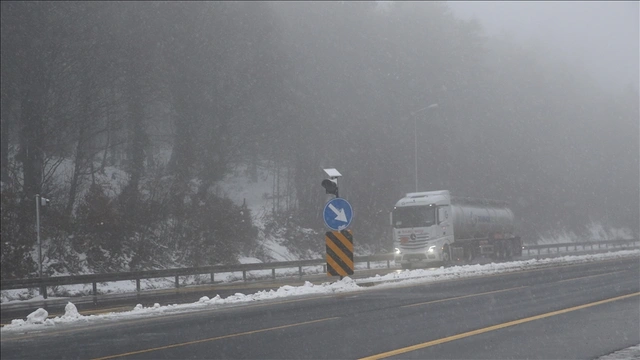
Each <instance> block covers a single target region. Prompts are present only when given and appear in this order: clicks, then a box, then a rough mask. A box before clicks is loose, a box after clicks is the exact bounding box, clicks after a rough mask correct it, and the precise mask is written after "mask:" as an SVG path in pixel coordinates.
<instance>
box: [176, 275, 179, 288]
mask: <svg viewBox="0 0 640 360" xmlns="http://www.w3.org/2000/svg"><path fill="white" fill-rule="evenodd" d="M179 287H180V281H178V275H176V289H177V288H179Z"/></svg>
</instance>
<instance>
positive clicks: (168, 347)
mask: <svg viewBox="0 0 640 360" xmlns="http://www.w3.org/2000/svg"><path fill="white" fill-rule="evenodd" d="M335 319H339V318H338V317H330V318H325V319H318V320H311V321H305V322H301V323H296V324H289V325H282V326H276V327H272V328H267V329H260V330H252V331H246V332H242V333H237V334H229V335H223V336H218V337H213V338H208V339H200V340H195V341H187V342H183V343H178V344H172V345H167V346H160V347H157V348H150V349H145V350H138V351H131V352H128V353H122V354H117V355H110V356H105V357H100V358H95V359H93V360H103V359H113V358H118V357H124V356H129V355H136V354H143V353H148V352H152V351H158V350H165V349H171V348H176V347H180V346H187V345H193V344H199V343H203V342H207V341H216V340H222V339H228V338H232V337H237V336H245V335H251V334H257V333H261V332H265V331H272V330H280V329H286V328H290V327H294V326H301V325H308V324H314V323H319V322H322V321H327V320H335Z"/></svg>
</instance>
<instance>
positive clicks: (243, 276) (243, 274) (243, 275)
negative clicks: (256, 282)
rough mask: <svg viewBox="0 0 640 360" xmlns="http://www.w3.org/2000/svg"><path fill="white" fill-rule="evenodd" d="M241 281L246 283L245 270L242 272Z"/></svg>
mask: <svg viewBox="0 0 640 360" xmlns="http://www.w3.org/2000/svg"><path fill="white" fill-rule="evenodd" d="M242 281H247V270H242Z"/></svg>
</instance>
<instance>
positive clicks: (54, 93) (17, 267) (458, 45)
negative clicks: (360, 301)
mask: <svg viewBox="0 0 640 360" xmlns="http://www.w3.org/2000/svg"><path fill="white" fill-rule="evenodd" d="M524 4H526V3H520V2H519V3H517V5H521V6H525V5H524ZM544 4H546V5H548V6H549V8H548V9H543V8H540V9H537V10H536V11H538V12H539V13H543V14H546V15H548V16H547V18H548V17H549V16H552V15H554V14H555V15H558V14H560V15H562V16H564V17H566V22H564V23H563V22H562V21H558V19H557V16H556V17H555V18H554V19H555V20H554V22H552V23H553V24H554V26H545V24H546V23H545V22H543V21H542V20H541V23H538V24H535V23H530V22H529V20H528V19H529V17H528V16H529V15H531V16H532V17H533V18H535V16H533V15H532V14H533V13H532V12H530V11H529V10H527V9H524V8H522V9H511V10H509V11H510V12H507V13H508V17H509V21H503V20H504V18H502V15H501V14H503V13H504V12H503V13H496V12H495V11H494V10H495V9H494V10H492V9H491V8H490V6H492V5H491V4H490V3H488V2H478V3H475V5H473V6H474V7H471V8H465V6H472V4H470V3H460V4H453V3H452V4H448V3H444V2H393V3H387V2H385V3H376V2H273V3H272V2H5V1H3V2H2V12H1V16H2V29H1V30H2V31H1V36H2V43H1V44H2V54H1V55H2V62H1V66H2V68H1V71H2V117H1V118H2V139H1V140H2V141H1V143H2V184H3V186H2V241H3V247H2V273H3V277H4V276H5V275H6V276H11V274H15V275H17V274H25V273H29V272H33V271H35V270H34V269H35V268H34V266H33V264H32V263H29V262H22V263H21V262H20V261H21V259H23V258H24V256H25V254H26V253H28V252H29V251H30V249H32V247H33V245H34V241H35V237H34V236H33V224H34V221H35V216H34V214H33V209H32V208H33V204H32V200H31V199H33V196H34V195H35V194H38V193H39V194H45V195H47V196H49V197H50V198H51V199H52V206H51V208H50V209H49V210H48V211H49V214H48V215H47V216H49V217H50V218H54V219H55V221H49V222H48V227H47V228H46V229H44V230H43V231H44V233H45V236H46V237H47V238H48V239H51V241H53V242H54V243H56V244H60V245H59V247H58V248H60V249H61V248H65V247H67V246H68V247H71V248H73V249H74V251H76V252H77V253H87V254H89V255H88V256H89V257H92V256H94V257H95V258H96V259H97V260H95V264H98V265H99V266H102V268H103V269H104V270H105V271H106V270H108V269H109V265H108V264H111V265H113V266H115V265H114V264H115V262H113V261H111V260H110V259H107V258H105V256H104V255H101V254H102V252H101V251H100V250H96V249H102V250H105V249H106V250H108V251H109V252H110V254H111V255H110V257H118V256H120V257H121V258H123V259H126V260H127V261H129V266H130V267H131V268H136V267H137V266H162V265H166V264H169V263H182V264H184V263H190V264H196V265H198V264H205V263H216V262H224V261H230V260H229V259H232V258H233V256H234V255H235V254H237V253H239V252H243V251H251V249H253V245H252V244H253V238H254V237H255V229H254V228H252V227H251V226H250V224H249V225H248V223H250V221H246V220H249V219H250V217H249V214H248V213H247V212H246V211H243V210H242V209H243V207H242V205H241V204H232V203H230V201H229V200H228V199H225V198H223V197H221V196H220V194H219V193H217V192H216V184H217V182H219V181H220V180H222V179H223V178H224V177H225V176H226V175H227V174H229V173H232V172H234V171H245V174H246V176H248V177H251V178H253V179H254V180H257V179H258V177H259V176H260V174H261V173H262V172H263V171H269V172H271V173H273V174H275V176H276V179H277V182H276V183H274V187H273V191H272V193H270V194H266V196H268V197H270V198H272V199H273V204H274V206H273V209H274V211H273V214H272V217H273V218H272V219H271V221H272V224H273V226H274V227H281V228H286V229H300V228H312V229H316V230H317V231H318V234H321V231H322V229H323V223H322V218H321V209H322V206H323V205H324V202H325V200H326V195H325V193H324V190H323V189H322V188H321V186H320V181H321V180H322V179H323V176H324V173H323V171H322V169H323V168H327V167H332V168H337V169H338V170H339V171H340V172H341V173H342V175H343V177H342V178H341V179H340V195H341V196H342V197H344V198H346V199H348V200H349V202H350V203H351V204H352V206H353V208H354V211H355V214H356V215H355V216H356V218H355V220H354V223H353V231H354V234H356V235H355V238H356V239H357V241H358V242H359V244H368V245H370V246H372V247H374V248H377V249H382V248H385V249H389V248H391V238H390V235H389V233H390V232H389V225H388V223H389V220H388V219H389V211H390V210H391V208H392V207H393V205H394V203H395V201H396V200H398V199H399V198H400V197H402V196H403V195H404V194H405V193H407V192H412V191H414V190H416V189H415V178H416V172H415V170H416V167H417V179H418V190H420V191H429V190H445V189H446V190H450V191H452V193H453V194H454V195H464V196H471V197H479V198H491V199H499V200H507V201H509V203H510V204H511V206H512V209H513V212H514V214H515V217H516V219H517V226H518V229H519V234H520V235H521V236H522V237H523V238H524V239H536V238H537V237H538V236H539V235H541V234H544V233H547V232H549V231H557V230H563V229H567V230H570V231H575V232H578V233H579V232H581V231H584V229H585V226H586V225H587V224H589V223H590V222H601V223H603V224H605V225H606V226H609V227H626V228H631V229H632V230H633V231H634V232H635V234H636V235H635V236H637V233H638V228H639V222H640V221H639V218H640V205H639V201H640V200H639V199H640V190H639V188H640V185H639V182H640V175H639V163H640V160H639V158H640V149H639V145H638V144H639V136H640V129H639V109H638V108H639V104H638V103H639V95H638V11H637V8H638V4H637V3H625V2H620V3H614V2H607V3H597V4H596V5H597V6H598V9H599V10H594V9H593V6H594V5H592V4H590V3H588V2H580V3H574V4H575V5H574V7H575V8H576V9H578V11H575V10H574V9H569V10H567V9H566V8H562V9H560V8H554V4H553V3H544ZM594 4H595V3H594ZM514 7H515V5H514ZM627 7H631V11H628V10H627ZM452 8H453V10H452ZM633 9H635V15H633V14H632V15H630V17H626V14H630V13H633ZM609 10H611V11H609ZM492 11H493V12H492ZM504 11H507V10H504ZM545 11H548V13H544V12H545ZM539 13H538V15H540V14H539ZM594 14H607V16H602V17H598V16H595V15H594ZM618 14H619V15H618ZM474 15H476V16H477V18H474V17H473V16H474ZM623 15H624V16H623ZM492 16H494V17H495V16H498V17H497V18H492ZM618 16H620V18H618ZM539 18H541V19H542V17H539ZM560 19H563V18H560ZM585 23H586V24H590V23H591V24H593V26H588V27H587V28H588V29H589V31H588V32H583V31H582V30H580V33H576V31H577V29H583V28H584V26H583V24H585ZM519 24H522V28H518V25H519ZM558 24H562V26H559V25H558ZM603 24H604V25H603ZM606 24H608V25H609V26H606ZM621 26H622V28H621ZM614 30H615V31H614ZM619 30H620V31H619ZM584 31H586V30H584ZM620 34H627V35H628V36H623V35H620ZM534 35H539V36H534ZM574 40H575V41H574ZM568 44H575V45H579V46H581V47H582V50H580V47H579V46H578V47H577V48H576V50H575V51H573V50H571V47H570V46H569V45H568ZM613 49H615V50H613ZM614 55H615V56H614ZM434 104H437V106H430V105H434ZM416 151H417V158H416V157H415V152H416ZM67 163H70V164H71V166H69V169H71V171H69V172H68V173H65V174H64V176H63V177H60V176H54V174H57V173H59V172H56V169H57V167H59V166H61V165H62V164H67ZM416 163H417V166H416ZM109 168H116V169H119V170H121V171H124V172H125V173H126V177H125V178H124V179H122V181H124V186H123V187H122V190H121V191H116V192H115V193H113V192H110V190H111V188H110V187H109V185H110V184H108V183H102V182H101V180H100V179H102V178H100V177H98V176H97V175H98V174H104V173H105V171H106V169H109ZM221 209H224V211H223V210H221ZM239 224H242V225H239ZM229 234H234V235H233V236H232V237H230V236H229ZM287 236H290V238H291V245H292V246H310V245H305V244H302V243H301V242H302V240H301V239H302V235H301V232H300V231H299V230H290V233H287ZM304 241H317V242H318V244H320V245H321V244H322V235H318V236H317V237H316V238H313V239H304ZM5 245H6V246H5ZM55 249H56V247H55V246H54V250H52V251H55ZM59 251H62V250H59ZM114 254H117V256H116V255H114ZM51 256H54V254H51ZM59 256H63V255H62V254H60V255H59ZM64 256H66V255H64ZM110 261H111V262H110ZM98 265H96V266H98ZM65 266H67V265H65Z"/></svg>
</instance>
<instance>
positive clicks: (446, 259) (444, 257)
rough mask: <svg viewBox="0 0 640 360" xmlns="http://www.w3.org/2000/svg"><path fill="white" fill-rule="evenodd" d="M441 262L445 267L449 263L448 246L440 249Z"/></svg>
mask: <svg viewBox="0 0 640 360" xmlns="http://www.w3.org/2000/svg"><path fill="white" fill-rule="evenodd" d="M442 262H444V264H445V265H449V264H450V263H451V249H449V244H447V245H445V246H444V247H443V248H442Z"/></svg>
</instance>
